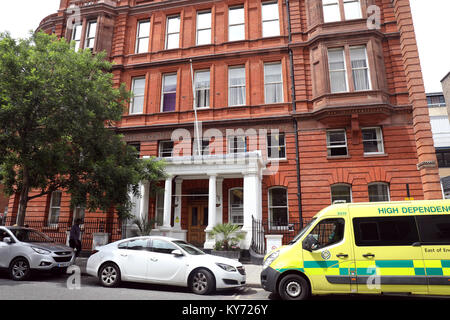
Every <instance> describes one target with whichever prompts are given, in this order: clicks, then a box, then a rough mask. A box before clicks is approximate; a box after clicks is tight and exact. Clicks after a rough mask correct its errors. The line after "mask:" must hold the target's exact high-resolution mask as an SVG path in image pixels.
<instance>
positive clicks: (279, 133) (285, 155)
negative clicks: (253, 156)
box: [266, 132, 287, 161]
mask: <svg viewBox="0 0 450 320" xmlns="http://www.w3.org/2000/svg"><path fill="white" fill-rule="evenodd" d="M272 135H278V136H281V135H283V136H284V146H280V144H278V146H272V145H270V146H269V141H271V138H272ZM279 141H280V140H279V139H278V142H279ZM282 147H284V157H273V156H270V157H269V149H273V148H282ZM266 151H267V159H268V160H269V161H272V160H286V157H287V154H286V151H287V149H286V134H285V133H284V132H278V133H272V132H271V133H268V134H267V141H266ZM271 153H272V152H271Z"/></svg>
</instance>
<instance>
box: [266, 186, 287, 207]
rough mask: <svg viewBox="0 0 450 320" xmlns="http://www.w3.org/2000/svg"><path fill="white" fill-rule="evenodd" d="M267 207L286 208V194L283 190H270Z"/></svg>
mask: <svg viewBox="0 0 450 320" xmlns="http://www.w3.org/2000/svg"><path fill="white" fill-rule="evenodd" d="M269 206H271V207H285V206H287V192H286V189H285V188H272V189H270V199H269Z"/></svg>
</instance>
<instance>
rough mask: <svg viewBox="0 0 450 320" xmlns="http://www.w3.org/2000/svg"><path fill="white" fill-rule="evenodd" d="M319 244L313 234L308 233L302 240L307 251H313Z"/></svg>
mask: <svg viewBox="0 0 450 320" xmlns="http://www.w3.org/2000/svg"><path fill="white" fill-rule="evenodd" d="M318 244H319V243H318V241H317V239H316V238H315V237H314V236H313V235H312V234H308V235H307V236H306V238H305V239H304V240H303V242H302V248H303V249H304V250H306V251H309V252H312V251H313V250H315V249H317V247H318Z"/></svg>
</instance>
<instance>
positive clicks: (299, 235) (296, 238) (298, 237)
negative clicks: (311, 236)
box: [289, 218, 317, 244]
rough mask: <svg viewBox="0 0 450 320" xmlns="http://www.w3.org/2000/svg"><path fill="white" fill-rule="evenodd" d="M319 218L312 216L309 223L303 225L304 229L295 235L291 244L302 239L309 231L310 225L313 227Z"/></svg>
mask: <svg viewBox="0 0 450 320" xmlns="http://www.w3.org/2000/svg"><path fill="white" fill-rule="evenodd" d="M316 219H317V218H312V219H311V221H309V222H308V224H307V225H306V226H304V227H303V229H302V230H300V232H299V234H298V235H296V236H295V238H294V239H292V240H291V241H290V242H289V244H294V243H296V242H297V241H298V239H300V238H301V237H302V236H303V235H304V234H305V232H306V231H308V229H309V227H311V225H312V224H313V223H314V221H316Z"/></svg>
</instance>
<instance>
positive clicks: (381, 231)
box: [353, 217, 419, 246]
mask: <svg viewBox="0 0 450 320" xmlns="http://www.w3.org/2000/svg"><path fill="white" fill-rule="evenodd" d="M353 227H354V233H355V242H356V245H357V246H410V245H412V244H413V243H414V242H418V241H419V235H418V232H417V226H416V222H415V220H414V217H394V218H390V217H389V218H355V219H353Z"/></svg>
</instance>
